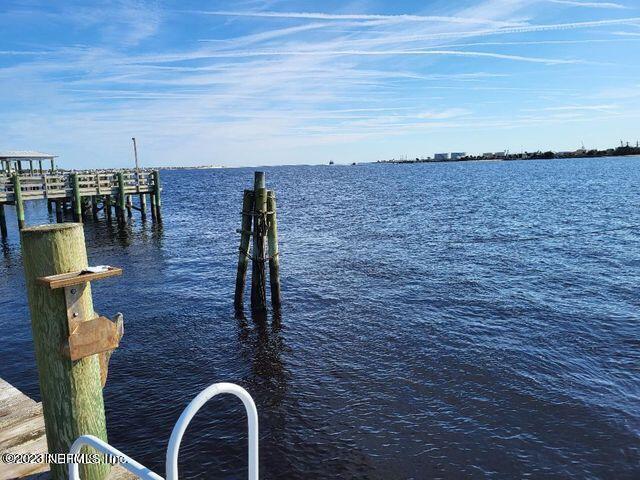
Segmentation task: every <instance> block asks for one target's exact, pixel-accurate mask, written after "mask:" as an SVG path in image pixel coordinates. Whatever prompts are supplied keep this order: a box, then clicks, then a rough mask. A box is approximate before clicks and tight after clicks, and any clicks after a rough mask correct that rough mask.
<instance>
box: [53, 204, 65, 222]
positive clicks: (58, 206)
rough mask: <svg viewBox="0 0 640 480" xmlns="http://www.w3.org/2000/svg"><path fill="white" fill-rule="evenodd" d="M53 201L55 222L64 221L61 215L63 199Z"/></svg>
mask: <svg viewBox="0 0 640 480" xmlns="http://www.w3.org/2000/svg"><path fill="white" fill-rule="evenodd" d="M55 202H56V222H58V223H63V222H64V215H63V211H62V206H63V203H64V200H63V199H58V200H56V201H55Z"/></svg>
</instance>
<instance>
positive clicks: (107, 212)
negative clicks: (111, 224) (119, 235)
mask: <svg viewBox="0 0 640 480" xmlns="http://www.w3.org/2000/svg"><path fill="white" fill-rule="evenodd" d="M102 202H103V204H104V212H105V215H106V216H107V220H109V221H111V195H106V196H105V197H104V199H103V200H102Z"/></svg>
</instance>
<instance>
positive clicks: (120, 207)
mask: <svg viewBox="0 0 640 480" xmlns="http://www.w3.org/2000/svg"><path fill="white" fill-rule="evenodd" d="M126 197H127V196H126V194H125V191H124V174H123V173H122V172H118V203H117V206H116V213H117V217H118V220H119V221H124V209H125V207H126V201H127V199H126Z"/></svg>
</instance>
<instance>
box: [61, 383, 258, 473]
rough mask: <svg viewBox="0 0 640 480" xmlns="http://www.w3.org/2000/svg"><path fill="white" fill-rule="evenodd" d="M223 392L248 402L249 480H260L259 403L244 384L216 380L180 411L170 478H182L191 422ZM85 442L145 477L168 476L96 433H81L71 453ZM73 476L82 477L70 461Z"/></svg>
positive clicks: (169, 454) (171, 448)
mask: <svg viewBox="0 0 640 480" xmlns="http://www.w3.org/2000/svg"><path fill="white" fill-rule="evenodd" d="M221 393H231V394H233V395H235V396H236V397H238V398H239V399H240V400H242V403H243V404H244V408H245V410H246V412H247V426H248V430H249V432H248V436H249V480H258V460H259V459H258V410H257V409H256V404H255V403H254V402H253V398H251V395H249V393H248V392H247V391H246V390H245V389H244V388H242V387H239V386H238V385H235V384H233V383H224V382H223V383H214V384H213V385H210V386H209V387H207V388H205V389H204V390H203V391H202V392H200V393H199V394H198V395H197V396H196V397H195V398H194V399H193V400H191V403H189V405H187V408H185V409H184V410H183V412H182V415H180V418H179V419H178V421H177V422H176V424H175V426H174V427H173V431H172V432H171V437H170V438H169V445H168V447H167V458H166V470H167V480H178V453H179V450H180V442H181V441H182V436H183V435H184V432H185V431H186V429H187V427H188V426H189V423H190V422H191V420H192V419H193V417H194V416H195V414H196V413H197V412H198V410H200V408H201V407H202V406H203V405H204V404H205V403H207V402H208V401H209V400H211V399H212V398H213V397H215V396H216V395H219V394H221ZM85 445H86V446H90V447H93V448H95V449H96V450H98V451H100V452H102V453H105V454H109V455H114V456H120V457H121V459H123V462H122V463H121V464H120V465H121V466H122V467H123V468H125V469H126V470H128V471H129V472H131V473H133V474H134V475H137V476H138V477H139V478H142V479H143V480H164V479H163V478H162V477H161V476H160V475H158V474H157V473H154V472H153V471H151V470H149V469H148V468H147V467H145V466H144V465H141V464H139V463H138V462H136V461H135V460H133V459H132V458H130V457H128V456H127V455H125V454H124V453H122V452H121V451H119V450H118V449H116V448H114V447H112V446H111V445H109V444H108V443H105V442H103V441H102V440H100V439H99V438H96V437H94V436H93V435H82V436H81V437H78V438H77V439H76V441H75V442H73V445H71V453H72V454H77V453H80V449H81V448H82V447H83V446H85ZM69 479H70V480H80V476H79V472H78V463H70V464H69Z"/></svg>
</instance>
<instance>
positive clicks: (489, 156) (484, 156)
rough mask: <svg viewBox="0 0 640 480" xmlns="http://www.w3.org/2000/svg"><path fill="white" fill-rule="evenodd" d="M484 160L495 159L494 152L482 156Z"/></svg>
mask: <svg viewBox="0 0 640 480" xmlns="http://www.w3.org/2000/svg"><path fill="white" fill-rule="evenodd" d="M482 157H483V158H493V152H485V153H483V154H482Z"/></svg>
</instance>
